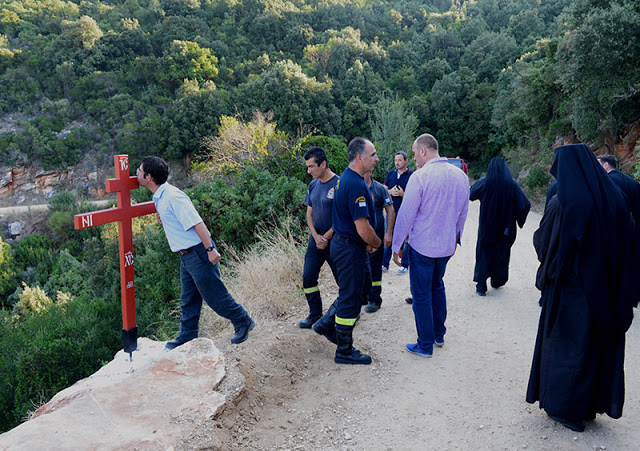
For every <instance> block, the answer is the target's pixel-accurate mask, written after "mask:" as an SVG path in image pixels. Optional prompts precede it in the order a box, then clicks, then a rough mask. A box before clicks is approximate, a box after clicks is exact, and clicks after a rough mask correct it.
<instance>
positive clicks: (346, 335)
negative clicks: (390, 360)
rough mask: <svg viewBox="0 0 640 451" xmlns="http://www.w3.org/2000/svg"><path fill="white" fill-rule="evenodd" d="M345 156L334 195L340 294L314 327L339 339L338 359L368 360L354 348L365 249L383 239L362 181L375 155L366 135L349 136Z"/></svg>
mask: <svg viewBox="0 0 640 451" xmlns="http://www.w3.org/2000/svg"><path fill="white" fill-rule="evenodd" d="M348 157H349V167H348V168H347V169H345V171H344V172H343V173H342V175H341V176H340V180H339V181H338V184H337V185H336V189H335V197H334V200H333V231H334V234H333V239H332V240H331V258H332V259H333V262H334V264H335V265H336V270H337V273H338V287H339V290H338V299H336V302H335V303H334V305H333V306H332V307H331V308H330V309H329V311H328V312H327V314H325V316H323V317H322V318H321V319H320V320H319V321H317V322H316V323H315V324H314V326H313V330H314V331H316V332H317V333H320V334H322V335H325V336H326V337H327V338H328V339H329V340H330V341H334V342H335V343H336V344H337V346H338V347H337V349H336V355H335V359H334V361H335V362H336V363H348V364H364V365H368V364H370V363H371V357H369V356H368V355H366V354H362V353H361V352H360V351H358V350H357V349H356V348H354V347H353V328H354V326H355V323H356V320H357V319H358V317H359V315H360V309H361V308H362V304H363V301H364V299H365V298H364V296H365V294H366V293H367V292H368V291H369V289H370V287H371V276H370V273H369V272H368V271H367V266H368V256H367V252H369V253H372V252H375V251H376V249H377V248H379V247H380V245H381V244H382V243H381V241H380V238H378V236H377V235H376V232H375V225H376V223H375V212H374V209H373V200H372V198H371V192H370V191H369V187H368V186H367V184H366V183H365V181H364V174H365V173H366V172H368V171H372V170H373V168H374V167H375V165H376V162H377V161H378V157H377V155H376V149H375V147H374V145H373V144H372V143H371V141H369V140H368V139H365V138H354V139H353V140H351V142H350V143H349V146H348ZM334 324H335V326H334Z"/></svg>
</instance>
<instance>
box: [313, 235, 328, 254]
mask: <svg viewBox="0 0 640 451" xmlns="http://www.w3.org/2000/svg"><path fill="white" fill-rule="evenodd" d="M313 239H314V241H315V242H316V247H317V248H318V249H320V250H323V249H326V248H327V244H329V240H327V239H326V238H325V237H324V236H322V235H320V234H318V233H316V234H315V235H313Z"/></svg>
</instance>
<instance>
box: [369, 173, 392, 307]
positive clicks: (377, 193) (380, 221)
mask: <svg viewBox="0 0 640 451" xmlns="http://www.w3.org/2000/svg"><path fill="white" fill-rule="evenodd" d="M371 176H372V174H371V172H367V173H366V174H365V175H364V181H365V182H366V183H367V186H369V191H371V197H373V209H374V211H375V213H376V235H378V238H380V240H381V241H382V242H383V244H384V248H383V247H382V246H380V247H379V248H378V249H377V250H376V251H375V252H374V253H373V254H369V263H370V266H371V279H372V281H371V290H370V291H369V293H368V296H367V299H366V300H367V301H368V302H367V306H366V307H365V309H364V311H365V312H367V313H374V312H377V311H378V309H380V305H382V258H383V253H384V250H385V249H387V248H389V247H391V242H392V240H393V226H394V224H395V222H396V213H395V210H394V207H393V201H392V200H391V194H389V191H388V190H387V188H385V187H384V185H383V184H382V183H380V182H378V181H377V180H374V179H373V178H371ZM384 211H386V213H387V221H386V225H387V230H386V233H385V228H384V227H385V220H384V213H383V212H384Z"/></svg>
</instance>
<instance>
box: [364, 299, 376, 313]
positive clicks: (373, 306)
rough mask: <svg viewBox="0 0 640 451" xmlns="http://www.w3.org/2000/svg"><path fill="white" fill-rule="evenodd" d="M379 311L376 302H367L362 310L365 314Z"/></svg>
mask: <svg viewBox="0 0 640 451" xmlns="http://www.w3.org/2000/svg"><path fill="white" fill-rule="evenodd" d="M378 310H380V304H378V303H377V302H373V301H369V303H368V304H367V306H366V307H365V308H364V311H365V312H367V313H375V312H377V311H378Z"/></svg>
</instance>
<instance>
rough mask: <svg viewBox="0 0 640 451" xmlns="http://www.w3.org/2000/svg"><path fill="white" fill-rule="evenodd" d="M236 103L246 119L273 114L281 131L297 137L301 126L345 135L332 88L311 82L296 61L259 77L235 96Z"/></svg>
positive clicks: (286, 62)
mask: <svg viewBox="0 0 640 451" xmlns="http://www.w3.org/2000/svg"><path fill="white" fill-rule="evenodd" d="M232 98H233V99H234V103H235V104H236V105H238V107H240V108H241V112H243V113H244V114H245V115H248V114H251V112H252V111H254V110H258V111H273V113H274V119H275V121H276V123H277V124H278V127H279V128H280V129H282V130H284V131H286V132H288V133H293V134H295V133H297V130H298V129H299V128H300V126H311V127H316V128H317V129H318V130H320V131H322V132H323V133H325V134H328V135H332V134H337V133H339V132H340V131H341V127H342V124H341V122H342V121H341V114H340V111H339V110H338V108H337V107H336V106H335V104H334V103H333V96H332V95H331V84H330V83H322V82H319V81H317V80H316V79H315V78H309V77H308V76H307V75H305V74H304V73H303V72H302V68H301V67H300V66H299V65H297V64H295V63H294V62H292V61H280V62H277V63H276V64H274V65H272V66H271V67H270V68H269V70H267V71H266V72H265V73H264V74H262V75H260V76H259V77H257V78H255V79H253V80H250V81H248V82H247V83H243V84H242V85H240V86H238V88H237V89H236V90H235V91H234V92H233V95H232Z"/></svg>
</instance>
